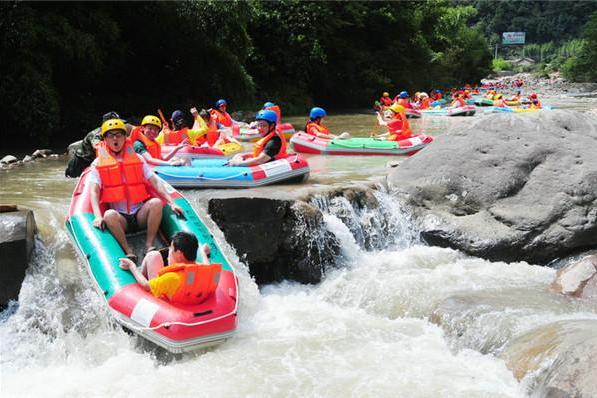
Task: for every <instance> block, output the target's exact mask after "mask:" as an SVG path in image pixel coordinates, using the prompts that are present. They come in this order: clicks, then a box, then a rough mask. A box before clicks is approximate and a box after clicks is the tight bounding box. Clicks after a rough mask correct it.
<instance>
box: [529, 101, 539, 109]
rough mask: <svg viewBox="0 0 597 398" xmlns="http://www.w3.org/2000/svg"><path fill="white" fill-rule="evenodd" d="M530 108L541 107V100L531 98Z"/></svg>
mask: <svg viewBox="0 0 597 398" xmlns="http://www.w3.org/2000/svg"><path fill="white" fill-rule="evenodd" d="M531 109H541V101H539V100H531Z"/></svg>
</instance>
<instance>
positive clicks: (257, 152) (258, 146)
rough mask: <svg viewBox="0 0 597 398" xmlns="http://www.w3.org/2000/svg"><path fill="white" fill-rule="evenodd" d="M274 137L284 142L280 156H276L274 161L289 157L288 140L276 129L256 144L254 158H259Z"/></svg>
mask: <svg viewBox="0 0 597 398" xmlns="http://www.w3.org/2000/svg"><path fill="white" fill-rule="evenodd" d="M274 136H278V137H280V140H281V142H282V146H281V147H280V151H279V152H278V154H277V155H276V156H274V159H280V158H283V157H285V156H286V155H287V153H286V138H284V135H283V134H282V133H280V132H279V131H278V130H277V129H276V130H274V131H272V132H271V133H269V134H268V135H266V136H265V137H263V138H262V139H260V140H259V141H257V142H256V143H255V146H254V147H253V157H254V158H256V157H257V156H259V155H260V154H261V152H263V149H264V148H265V144H267V143H268V141H269V140H271V139H272V138H274Z"/></svg>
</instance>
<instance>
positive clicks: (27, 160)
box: [23, 155, 33, 163]
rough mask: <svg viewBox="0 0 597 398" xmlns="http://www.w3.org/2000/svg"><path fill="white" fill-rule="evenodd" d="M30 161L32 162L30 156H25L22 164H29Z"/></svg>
mask: <svg viewBox="0 0 597 398" xmlns="http://www.w3.org/2000/svg"><path fill="white" fill-rule="evenodd" d="M32 160H33V158H32V157H31V156H29V155H26V156H25V157H24V158H23V163H26V162H31V161H32Z"/></svg>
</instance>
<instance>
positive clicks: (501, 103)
mask: <svg viewBox="0 0 597 398" xmlns="http://www.w3.org/2000/svg"><path fill="white" fill-rule="evenodd" d="M493 106H496V107H498V108H505V107H506V102H505V101H504V100H503V99H499V100H495V101H493Z"/></svg>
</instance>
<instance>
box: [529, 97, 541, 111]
mask: <svg viewBox="0 0 597 398" xmlns="http://www.w3.org/2000/svg"><path fill="white" fill-rule="evenodd" d="M529 100H530V101H531V105H530V106H529V107H530V108H531V109H541V106H542V105H541V101H539V98H538V97H537V94H535V93H532V94H530V95H529Z"/></svg>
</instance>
